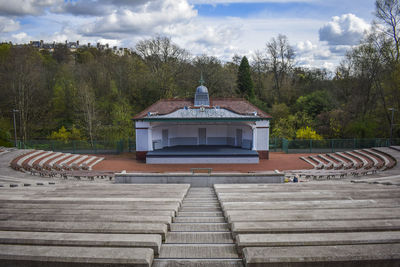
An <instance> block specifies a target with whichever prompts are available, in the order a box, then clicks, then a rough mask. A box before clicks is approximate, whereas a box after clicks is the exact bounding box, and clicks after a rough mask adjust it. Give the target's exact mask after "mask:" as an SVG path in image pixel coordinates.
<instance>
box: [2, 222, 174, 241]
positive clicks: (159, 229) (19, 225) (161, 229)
mask: <svg viewBox="0 0 400 267" xmlns="http://www.w3.org/2000/svg"><path fill="white" fill-rule="evenodd" d="M0 230H1V231H27V232H59V233H104V234H158V235H160V236H161V238H162V240H165V237H166V234H167V231H168V228H167V225H166V224H164V223H130V222H129V223H127V222H125V223H124V222H91V223H87V222H48V221H29V220H28V221H12V220H9V221H0Z"/></svg>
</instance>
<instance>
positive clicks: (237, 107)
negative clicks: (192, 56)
mask: <svg viewBox="0 0 400 267" xmlns="http://www.w3.org/2000/svg"><path fill="white" fill-rule="evenodd" d="M185 106H187V107H191V108H193V99H190V98H187V99H161V100H159V101H157V102H156V103H154V104H153V105H151V106H150V107H148V108H146V109H145V110H143V111H142V112H140V113H139V114H137V115H136V116H134V117H133V119H136V120H137V119H142V118H144V117H146V116H147V113H148V112H157V113H158V115H165V114H169V113H171V112H174V111H176V110H178V109H181V108H184V107H185ZM213 106H219V107H220V108H224V109H227V110H230V111H232V112H235V113H237V114H241V115H248V114H250V113H253V112H254V111H257V114H258V115H259V116H260V117H261V118H271V116H270V115H269V114H267V113H265V112H264V111H262V110H261V109H259V108H257V107H256V106H254V105H253V104H251V103H250V102H248V101H247V100H245V99H243V98H214V99H212V98H210V107H213Z"/></svg>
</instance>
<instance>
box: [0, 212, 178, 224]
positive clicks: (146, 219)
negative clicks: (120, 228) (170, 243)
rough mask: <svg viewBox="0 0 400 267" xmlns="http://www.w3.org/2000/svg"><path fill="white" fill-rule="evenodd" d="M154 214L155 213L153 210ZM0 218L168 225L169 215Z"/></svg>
mask: <svg viewBox="0 0 400 267" xmlns="http://www.w3.org/2000/svg"><path fill="white" fill-rule="evenodd" d="M155 214H157V213H156V212H155ZM0 220H13V221H27V220H32V221H58V222H72V221H73V222H132V223H164V224H167V225H169V224H170V223H171V221H172V219H171V216H136V215H117V216H115V215H98V214H95V215H91V214H85V215H62V214H61V215H58V214H0Z"/></svg>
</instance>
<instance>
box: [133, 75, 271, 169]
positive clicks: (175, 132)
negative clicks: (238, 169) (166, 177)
mask: <svg viewBox="0 0 400 267" xmlns="http://www.w3.org/2000/svg"><path fill="white" fill-rule="evenodd" d="M200 82H201V85H200V86H199V87H197V89H196V94H195V97H194V100H193V99H163V100H159V101H158V102H156V103H154V104H153V105H151V106H150V107H148V108H146V109H145V110H144V111H142V112H140V113H139V114H137V115H136V116H135V117H134V118H133V120H134V122H135V130H136V158H137V159H139V160H146V163H148V164H182V163H188V164H189V163H191V164H193V163H206V164H221V163H229V164H255V163H259V159H268V156H269V153H268V151H269V146H268V145H269V119H270V118H271V116H269V115H268V114H266V113H265V112H263V111H261V110H260V109H258V108H257V107H255V106H254V105H252V104H251V103H249V102H248V101H246V100H245V99H241V98H215V99H212V98H210V97H209V94H208V89H207V88H206V87H205V86H204V85H203V84H202V81H200Z"/></svg>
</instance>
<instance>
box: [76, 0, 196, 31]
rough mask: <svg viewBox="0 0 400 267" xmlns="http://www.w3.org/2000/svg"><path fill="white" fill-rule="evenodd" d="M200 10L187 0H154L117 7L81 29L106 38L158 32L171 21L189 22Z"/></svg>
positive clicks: (173, 22) (171, 22)
mask: <svg viewBox="0 0 400 267" xmlns="http://www.w3.org/2000/svg"><path fill="white" fill-rule="evenodd" d="M195 16H197V11H196V10H195V9H193V6H191V5H189V4H188V3H187V2H186V0H154V1H152V2H148V3H146V4H143V5H141V6H137V7H136V8H135V9H134V10H130V9H118V10H116V11H114V12H113V13H111V14H109V15H107V16H104V17H102V18H100V19H98V20H97V21H95V22H94V23H90V24H87V25H84V26H83V27H82V29H81V33H82V34H84V35H87V36H102V37H106V38H113V37H121V36H124V35H131V34H150V35H151V34H157V33H161V34H162V33H163V30H164V29H165V28H167V27H168V26H170V25H173V24H178V23H182V22H188V21H189V20H190V19H191V18H193V17H195Z"/></svg>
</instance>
